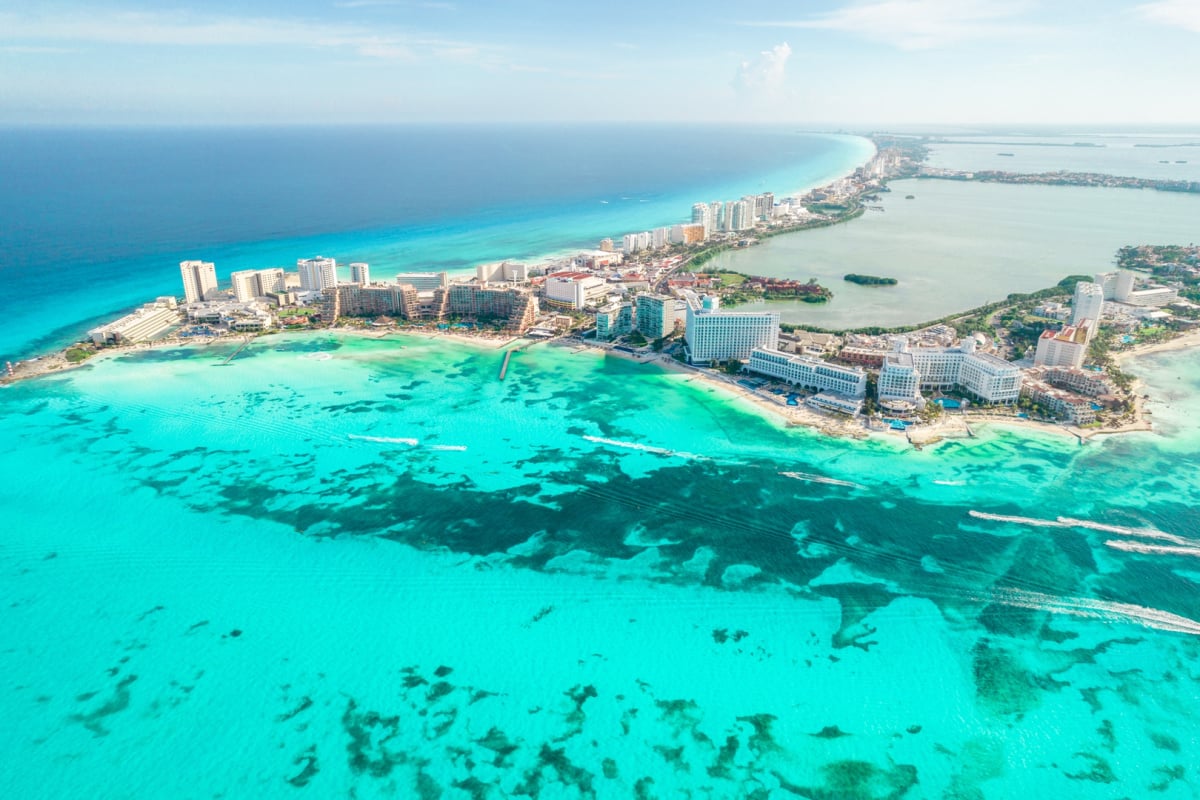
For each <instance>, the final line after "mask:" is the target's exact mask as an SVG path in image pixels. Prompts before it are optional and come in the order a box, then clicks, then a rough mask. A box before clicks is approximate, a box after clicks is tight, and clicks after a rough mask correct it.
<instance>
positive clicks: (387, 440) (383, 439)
mask: <svg viewBox="0 0 1200 800" xmlns="http://www.w3.org/2000/svg"><path fill="white" fill-rule="evenodd" d="M346 438H347V439H358V440H359V441H363V442H378V443H379V444H406V445H408V446H409V447H416V446H417V445H418V444H420V442H419V441H418V440H416V439H406V438H392V437H390V436H360V435H358V434H357V433H351V434H347V436H346ZM464 449H465V448H464Z"/></svg>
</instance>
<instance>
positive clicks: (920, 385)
mask: <svg viewBox="0 0 1200 800" xmlns="http://www.w3.org/2000/svg"><path fill="white" fill-rule="evenodd" d="M977 346H978V342H977V340H976V339H975V338H974V337H970V338H967V339H964V340H963V341H962V343H961V344H959V345H958V346H957V347H909V344H908V340H907V339H904V338H902V337H901V338H897V339H895V340H893V342H892V351H891V352H890V353H888V354H887V355H886V356H885V357H884V359H883V367H882V368H881V369H880V370H879V389H878V396H879V400H880V401H882V402H887V401H893V400H899V401H907V402H916V401H917V400H919V399H920V397H921V394H920V393H921V390H927V391H931V390H947V389H957V390H959V391H962V392H964V393H966V394H969V395H972V396H973V397H975V398H977V399H978V400H980V401H982V402H984V403H1015V402H1016V401H1017V398H1018V397H1020V394H1021V370H1020V369H1019V368H1018V367H1016V366H1015V365H1013V364H1010V363H1009V362H1007V361H1005V360H1004V359H1002V358H999V357H997V356H994V355H992V354H990V353H979V352H976V347H977Z"/></svg>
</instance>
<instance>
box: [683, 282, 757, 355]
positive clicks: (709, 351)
mask: <svg viewBox="0 0 1200 800" xmlns="http://www.w3.org/2000/svg"><path fill="white" fill-rule="evenodd" d="M684 339H685V341H686V343H687V353H688V360H689V361H690V362H692V363H693V364H697V363H707V362H710V361H728V360H729V359H731V358H736V359H738V360H741V361H745V360H746V359H748V358H749V357H750V354H751V353H752V352H754V350H755V349H758V348H761V349H764V350H777V349H778V348H779V313H778V312H775V311H721V310H720V302H719V301H718V300H717V298H715V297H711V296H705V297H704V298H703V299H702V300H701V299H698V298H695V296H694V295H693V296H692V297H690V298H689V299H688V309H687V323H686V328H685V329H684Z"/></svg>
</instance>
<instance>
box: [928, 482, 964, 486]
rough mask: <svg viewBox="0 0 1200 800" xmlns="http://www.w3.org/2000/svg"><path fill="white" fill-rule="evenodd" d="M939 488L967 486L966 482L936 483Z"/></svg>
mask: <svg viewBox="0 0 1200 800" xmlns="http://www.w3.org/2000/svg"><path fill="white" fill-rule="evenodd" d="M934 483H936V484H937V485H938V486H966V485H967V482H966V481H934Z"/></svg>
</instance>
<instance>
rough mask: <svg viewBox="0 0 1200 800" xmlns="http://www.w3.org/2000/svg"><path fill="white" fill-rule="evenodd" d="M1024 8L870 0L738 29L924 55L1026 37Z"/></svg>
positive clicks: (979, 0) (986, 0) (1015, 1)
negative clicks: (842, 36) (841, 35)
mask: <svg viewBox="0 0 1200 800" xmlns="http://www.w3.org/2000/svg"><path fill="white" fill-rule="evenodd" d="M1187 1H1188V0H1184V2H1187ZM1028 5H1029V4H1028V2H1027V1H1026V0H1011V2H1005V3H996V2H992V1H991V0H874V1H873V2H857V3H855V4H853V5H849V6H846V7H845V8H841V9H838V10H837V11H831V12H829V13H826V14H822V15H820V16H816V17H812V18H809V19H800V20H785V21H775V22H743V23H741V24H743V25H747V26H751V27H777V28H806V29H812V30H832V31H843V32H845V33H850V34H854V35H858V36H861V37H863V38H866V39H870V40H872V41H878V42H885V43H889V44H895V45H896V46H897V47H900V48H902V49H905V50H928V49H931V48H935V47H939V46H942V45H946V44H951V43H956V42H960V41H963V40H966V39H978V38H986V37H992V36H997V35H1011V34H1015V33H1020V32H1029V31H1030V30H1032V28H1031V27H1030V26H1027V25H1017V24H1014V23H1011V22H1010V20H1011V19H1012V18H1013V17H1016V16H1018V15H1019V14H1020V13H1021V12H1022V11H1024V10H1025V9H1026V8H1027V7H1028Z"/></svg>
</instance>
